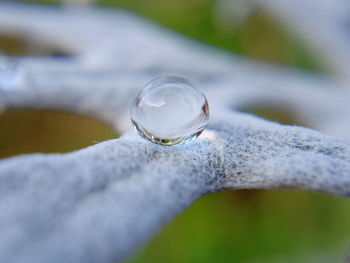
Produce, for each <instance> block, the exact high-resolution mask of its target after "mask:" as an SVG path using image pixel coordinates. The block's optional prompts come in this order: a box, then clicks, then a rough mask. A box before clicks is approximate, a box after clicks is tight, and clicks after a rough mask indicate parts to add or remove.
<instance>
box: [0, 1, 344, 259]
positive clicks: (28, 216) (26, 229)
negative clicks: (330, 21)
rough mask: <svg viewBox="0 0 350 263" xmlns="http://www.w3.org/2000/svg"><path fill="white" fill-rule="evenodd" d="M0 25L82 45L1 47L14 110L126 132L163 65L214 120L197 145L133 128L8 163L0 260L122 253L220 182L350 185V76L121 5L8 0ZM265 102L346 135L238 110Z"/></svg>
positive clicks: (335, 190)
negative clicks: (185, 32) (189, 35)
mask: <svg viewBox="0 0 350 263" xmlns="http://www.w3.org/2000/svg"><path fill="white" fill-rule="evenodd" d="M19 18H20V19H19ZM0 31H5V32H7V31H10V32H12V33H13V34H23V32H25V34H27V35H28V36H30V37H33V38H35V41H44V42H46V43H55V45H60V46H62V47H63V48H66V49H67V50H68V51H70V52H74V53H76V54H78V55H76V56H74V57H71V58H61V59H58V58H55V59H54V58H39V57H36V58H35V57H27V58H21V59H16V60H13V59H10V58H5V57H4V58H2V59H1V60H0V68H1V71H0V99H1V101H3V102H4V104H5V106H6V107H32V108H52V109H59V110H66V111H71V112H77V113H81V114H86V115H90V116H94V117H96V118H98V119H100V120H103V121H106V122H108V123H109V124H111V125H113V126H114V127H117V128H118V129H120V130H122V131H128V130H129V129H130V124H129V116H128V115H129V114H128V111H129V110H128V109H129V103H130V100H131V99H132V97H133V95H134V94H135V92H136V90H137V89H139V88H140V87H141V86H142V85H143V84H144V83H145V82H146V81H148V80H149V79H151V78H153V77H156V76H159V75H164V74H176V75H181V76H184V77H187V78H189V79H191V80H192V81H193V82H194V83H195V84H197V86H198V87H200V88H202V89H203V90H204V91H205V93H206V94H207V97H208V100H209V103H210V106H211V121H210V124H209V127H208V129H207V130H206V131H205V132H204V134H203V135H202V136H201V137H200V138H199V139H197V140H196V141H195V142H193V143H190V144H187V145H180V146H174V147H162V146H159V145H154V144H151V143H149V142H147V141H145V140H143V139H141V138H139V137H138V136H137V135H136V134H135V133H134V132H126V134H125V135H123V136H122V137H121V138H120V139H116V140H111V141H106V142H103V143H100V144H97V145H94V146H91V147H88V148H86V149H82V150H80V151H76V152H72V153H69V154H31V155H23V156H17V157H13V158H8V159H3V160H1V161H0V231H1V235H0V262H28V261H31V262H63V261H64V262H116V261H117V260H121V259H123V258H125V257H126V256H127V255H128V254H129V253H130V252H131V251H132V250H133V249H135V248H136V247H137V246H138V245H139V244H141V243H142V242H144V241H145V240H146V239H147V238H149V237H150V236H151V235H152V234H153V233H154V232H155V231H156V230H158V229H159V228H160V227H161V226H162V225H163V224H164V223H165V222H167V221H168V220H170V219H171V218H172V217H173V216H174V215H176V214H177V213H179V212H180V211H181V210H183V209H184V208H185V207H187V206H188V205H190V204H191V203H192V202H193V201H194V200H195V199H196V198H198V197H200V196H201V195H203V194H205V193H208V192H213V191H220V190H224V189H242V188H265V189H277V188H295V189H304V190H312V191H321V192H326V193H330V194H335V195H340V196H350V145H349V144H348V143H347V142H345V141H344V140H347V139H349V130H350V129H349V127H348V125H349V123H350V122H349V121H347V120H348V119H349V117H348V116H345V114H344V111H345V113H346V110H347V109H348V107H349V106H348V105H349V103H347V99H346V98H347V97H348V91H347V89H346V88H345V87H346V83H340V82H337V81H335V80H330V79H326V78H324V77H321V76H311V75H306V74H305V73H302V72H296V71H293V70H287V69H279V70H278V69H276V68H274V67H272V66H269V65H265V64H261V63H257V62H249V61H245V60H243V59H241V58H240V59H239V58H236V57H234V56H232V55H229V54H226V53H222V52H220V51H217V50H213V49H210V48H208V47H205V46H202V45H201V44H199V43H195V42H193V41H190V40H187V39H182V38H181V37H180V36H177V35H176V34H175V33H170V32H168V31H166V30H165V29H162V28H159V27H157V26H156V25H153V24H152V23H150V22H146V21H144V20H142V19H140V18H138V17H135V16H134V15H131V14H128V13H124V12H118V11H113V12H110V11H104V10H95V9H88V8H85V9H82V10H79V9H74V10H70V9H55V8H52V9H49V8H43V7H38V6H36V7H30V6H26V5H24V6H19V5H10V4H3V3H2V4H0ZM335 90H336V92H335ZM325 102H327V103H325ZM0 103H1V102H0ZM255 103H259V104H266V103H268V104H272V105H276V106H277V107H279V106H280V105H284V106H286V107H288V108H290V109H292V110H294V112H296V113H297V114H298V115H300V116H301V117H303V118H304V119H305V120H307V121H308V122H309V123H310V124H311V125H312V126H313V127H315V128H317V129H320V130H322V131H324V132H326V133H329V134H333V135H338V136H339V137H343V139H337V138H335V137H330V136H327V135H323V134H321V133H318V132H316V131H313V130H310V129H306V128H302V127H296V126H284V125H280V124H277V123H274V122H269V121H265V120H262V119H260V118H257V117H254V116H252V115H249V114H243V113H237V112H234V111H233V108H236V107H245V106H249V105H253V104H255ZM319 116H322V119H320V117H319Z"/></svg>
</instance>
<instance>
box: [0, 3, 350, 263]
mask: <svg viewBox="0 0 350 263" xmlns="http://www.w3.org/2000/svg"><path fill="white" fill-rule="evenodd" d="M27 2H28V1H27ZM31 2H42V3H45V4H50V5H51V4H52V5H55V4H57V1H54V0H52V1H51V0H45V1H44V0H42V1H31ZM232 2H233V4H232V5H231V8H232V10H231V11H232V15H230V13H229V16H228V17H226V16H227V13H226V14H221V13H220V12H219V11H220V8H219V5H220V3H219V1H217V0H216V1H215V0H176V1H174V0H124V1H122V0H99V1H97V4H99V5H102V6H106V7H111V6H117V7H122V8H125V9H129V10H132V11H135V12H137V13H139V14H141V15H143V16H145V17H148V18H150V19H152V20H154V21H157V22H159V23H160V24H163V25H165V26H167V27H169V28H172V29H174V30H176V31H179V32H181V33H184V34H186V35H188V36H191V37H193V38H195V39H198V40H200V41H203V42H206V43H208V44H211V45H215V46H218V47H221V48H224V49H227V50H230V51H234V52H236V53H240V54H242V55H245V56H249V57H252V58H256V59H262V60H267V61H271V62H275V63H281V64H287V65H290V66H293V67H298V68H303V69H305V70H309V71H313V72H322V73H326V72H327V71H326V68H327V65H323V64H321V63H320V61H318V58H317V54H314V53H312V51H310V50H309V49H308V48H307V46H306V45H304V44H303V43H302V42H301V41H300V40H299V39H298V38H297V37H296V36H294V35H293V34H291V33H290V32H288V31H286V30H285V28H283V27H282V26H281V25H280V24H279V23H278V22H277V21H274V20H273V18H271V17H270V16H269V15H268V14H266V13H265V12H264V11H263V10H259V9H258V10H254V11H253V12H252V13H251V14H250V15H249V17H248V18H246V19H243V20H242V19H239V16H240V15H239V12H235V1H234V0H233V1H232ZM238 7H239V6H238V5H237V9H238ZM218 10H219V11H218ZM224 15H225V16H224ZM223 16H224V18H225V19H222V17H223ZM0 50H2V51H3V53H6V54H10V55H18V54H26V47H25V40H24V39H20V38H15V37H13V36H9V35H2V34H1V33H0ZM42 54H46V55H50V54H47V53H46V51H43V52H42ZM246 110H247V111H251V112H253V113H255V114H258V115H261V116H263V117H266V118H270V119H274V120H277V121H280V122H284V123H296V124H305V123H301V120H298V119H295V117H294V116H291V115H290V114H288V113H286V112H279V111H276V110H275V109H269V108H259V107H258V106H257V107H256V108H251V109H246ZM0 123H1V129H0V158H4V157H8V156H12V155H15V154H20V153H30V152H68V151H72V150H75V149H79V148H82V147H85V146H88V145H91V144H94V143H96V142H99V141H103V140H106V139H109V138H115V137H116V136H117V135H118V134H117V132H115V131H113V130H112V129H111V128H109V127H107V126H106V125H104V124H102V123H99V122H97V121H96V120H93V119H89V118H85V117H82V116H76V115H71V114H67V113H61V112H51V111H35V110H26V109H16V110H13V109H12V110H7V111H5V112H3V113H2V114H1V115H0ZM306 125H307V124H306ZM348 206H349V200H347V199H343V198H339V197H333V196H329V195H324V194H316V193H309V192H303V191H263V190H254V191H253V190H250V191H248V190H246V191H230V192H223V193H216V194H211V195H207V196H205V197H203V198H201V199H199V200H197V201H196V202H195V203H194V204H193V205H192V206H191V207H190V208H188V209H187V210H186V211H185V212H183V213H182V214H180V215H179V216H177V217H176V218H175V219H174V220H173V221H172V222H170V223H169V224H168V225H167V226H166V227H165V228H164V229H162V230H161V231H160V233H159V234H158V235H157V236H155V237H154V238H153V240H152V241H151V242H150V243H148V244H147V245H146V247H144V248H143V249H142V250H141V251H140V252H138V253H136V254H135V255H134V256H133V257H132V258H131V259H129V260H128V262H130V263H131V262H133V263H136V262H139V263H146V262H147V263H148V262H149V263H151V262H170V263H172V262H174V263H175V262H250V263H257V262H272V263H273V262H319V263H322V262H343V261H344V260H345V255H346V253H349V251H350V229H349V222H350V209H349V207H348Z"/></svg>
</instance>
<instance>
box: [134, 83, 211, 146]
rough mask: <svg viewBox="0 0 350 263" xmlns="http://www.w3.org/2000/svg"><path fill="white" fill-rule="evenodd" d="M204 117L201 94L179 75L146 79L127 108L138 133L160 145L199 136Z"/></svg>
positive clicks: (205, 101) (204, 110)
mask: <svg viewBox="0 0 350 263" xmlns="http://www.w3.org/2000/svg"><path fill="white" fill-rule="evenodd" d="M208 118H209V108H208V103H207V100H206V98H205V96H204V94H203V93H202V92H201V91H199V90H197V89H196V88H194V87H193V86H192V85H191V83H190V82H188V81H187V80H185V79H183V78H179V77H161V78H157V79H154V80H152V81H151V82H149V83H147V84H146V85H145V87H144V88H143V89H142V90H141V91H140V92H139V93H138V94H137V95H136V97H135V99H134V102H133V104H132V108H131V121H132V123H133V124H134V126H135V128H136V129H137V131H138V132H139V134H140V135H141V136H142V137H144V138H146V139H148V140H150V141H152V142H154V143H158V144H162V145H174V144H178V143H182V142H185V141H189V140H191V139H193V138H195V137H197V136H199V135H200V133H201V132H202V131H203V129H204V128H205V126H206V125H207V122H208Z"/></svg>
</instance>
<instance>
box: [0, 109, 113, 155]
mask: <svg viewBox="0 0 350 263" xmlns="http://www.w3.org/2000/svg"><path fill="white" fill-rule="evenodd" d="M0 123H1V128H0V158H4V157H8V156H12V155H16V154H22V153H33V152H44V153H47V152H70V151H73V150H78V149H81V148H83V147H86V146H89V145H92V144H95V143H98V142H101V141H104V140H107V139H112V138H115V137H117V133H116V132H114V131H113V130H112V128H110V127H108V126H107V125H104V124H102V123H100V122H98V121H96V120H94V119H91V118H87V117H82V116H77V115H73V114H68V113H63V112H52V111H37V110H24V109H11V110H7V111H5V113H3V114H0Z"/></svg>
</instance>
